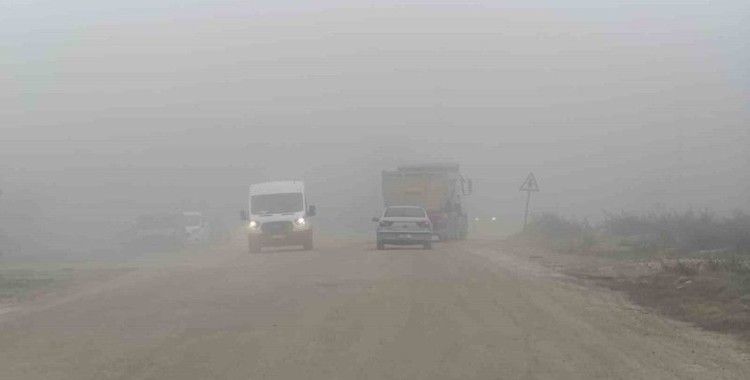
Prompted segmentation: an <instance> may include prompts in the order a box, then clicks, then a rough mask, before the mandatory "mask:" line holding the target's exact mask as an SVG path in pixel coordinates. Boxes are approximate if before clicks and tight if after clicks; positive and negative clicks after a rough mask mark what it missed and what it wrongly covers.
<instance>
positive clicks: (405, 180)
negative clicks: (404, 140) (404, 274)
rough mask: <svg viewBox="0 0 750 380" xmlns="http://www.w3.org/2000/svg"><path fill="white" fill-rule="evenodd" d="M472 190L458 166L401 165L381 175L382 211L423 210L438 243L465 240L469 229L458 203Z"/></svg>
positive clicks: (462, 209)
mask: <svg viewBox="0 0 750 380" xmlns="http://www.w3.org/2000/svg"><path fill="white" fill-rule="evenodd" d="M472 187H473V186H472V182H471V180H470V179H466V178H464V177H463V176H462V175H461V172H460V171H459V165H458V164H452V163H448V164H444V163H434V164H424V165H405V166H399V167H398V168H397V169H396V170H385V171H383V183H382V190H383V201H384V203H385V207H391V206H419V207H423V208H424V209H425V210H427V216H428V217H429V218H430V221H431V222H432V226H433V231H434V233H435V234H436V235H437V236H438V237H439V238H440V240H456V239H465V238H466V236H467V234H468V230H469V227H468V226H469V225H468V217H467V214H466V211H465V209H464V207H463V205H462V199H463V197H465V196H467V195H470V194H471V192H472V190H473V189H472Z"/></svg>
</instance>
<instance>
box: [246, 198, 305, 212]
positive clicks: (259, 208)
mask: <svg viewBox="0 0 750 380" xmlns="http://www.w3.org/2000/svg"><path fill="white" fill-rule="evenodd" d="M302 210H303V206H302V193H278V194H261V195H253V196H252V197H250V212H251V213H252V214H253V215H263V214H284V213H289V212H298V211H302Z"/></svg>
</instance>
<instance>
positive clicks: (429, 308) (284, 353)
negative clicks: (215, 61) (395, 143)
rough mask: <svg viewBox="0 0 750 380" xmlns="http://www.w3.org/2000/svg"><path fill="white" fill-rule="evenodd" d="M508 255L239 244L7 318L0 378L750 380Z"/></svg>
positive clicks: (647, 316)
mask: <svg viewBox="0 0 750 380" xmlns="http://www.w3.org/2000/svg"><path fill="white" fill-rule="evenodd" d="M495 247H496V245H493V244H492V243H491V242H464V243H456V244H442V245H438V246H436V248H435V249H434V250H433V251H421V250H394V251H387V252H379V251H375V250H374V247H372V244H368V243H365V242H352V241H348V242H335V243H334V242H329V243H324V244H320V247H319V248H318V249H316V250H315V251H313V252H301V251H277V252H273V253H263V254H254V255H253V254H247V253H246V252H245V247H244V246H243V245H242V244H241V242H240V241H239V240H238V242H237V243H236V244H235V245H232V246H229V247H224V248H221V249H215V250H212V251H211V252H205V253H204V254H201V255H200V256H197V257H193V258H191V259H190V260H189V261H188V262H186V263H184V264H180V265H176V266H164V267H157V268H147V269H143V270H138V271H135V272H131V273H128V274H126V275H122V276H121V277H118V278H117V279H114V280H112V281H110V282H106V283H102V284H99V285H96V286H91V287H89V288H87V289H84V290H82V291H79V292H76V293H74V294H71V295H69V296H66V297H63V298H57V299H54V300H45V301H40V302H36V303H33V304H29V305H23V306H22V307H18V308H15V309H14V310H11V311H8V312H6V313H5V314H3V315H0V378H3V379H77V380H78V379H181V380H182V379H266V378H268V379H326V380H329V379H472V378H477V379H537V378H539V379H583V378H595V379H691V378H700V379H742V378H748V377H750V360H749V359H748V356H746V355H745V354H742V353H741V351H740V346H739V344H738V343H736V342H735V341H733V340H732V339H731V338H729V337H726V336H721V335H715V334H711V333H706V332H702V331H699V330H697V329H695V328H693V327H690V326H687V325H684V324H680V323H677V322H672V321H667V320H665V319H662V318H660V317H658V316H655V315H653V314H651V313H648V312H645V311H642V310H640V309H638V308H637V307H634V306H632V305H630V304H629V303H628V302H626V301H625V300H623V299H622V297H621V296H619V295H617V294H615V293H612V292H608V291H604V290H596V289H590V288H586V287H583V286H581V285H577V284H576V283H574V282H573V281H569V280H567V279H565V278H562V277H560V276H559V275H555V274H554V273H553V272H550V271H548V270H546V269H544V268H542V267H540V266H538V265H536V264H534V263H532V262H530V261H527V260H525V259H523V258H522V257H518V256H516V255H514V254H513V253H512V252H503V251H502V250H500V249H498V248H495Z"/></svg>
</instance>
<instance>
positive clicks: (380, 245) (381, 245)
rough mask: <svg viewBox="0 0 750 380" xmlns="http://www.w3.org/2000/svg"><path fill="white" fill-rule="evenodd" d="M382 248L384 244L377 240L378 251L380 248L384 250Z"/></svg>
mask: <svg viewBox="0 0 750 380" xmlns="http://www.w3.org/2000/svg"><path fill="white" fill-rule="evenodd" d="M384 249H385V244H383V242H380V241H379V242H378V251H382V250H384Z"/></svg>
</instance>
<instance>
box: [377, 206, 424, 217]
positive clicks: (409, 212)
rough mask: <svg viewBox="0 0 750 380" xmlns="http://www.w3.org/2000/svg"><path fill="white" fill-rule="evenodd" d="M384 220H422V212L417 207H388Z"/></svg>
mask: <svg viewBox="0 0 750 380" xmlns="http://www.w3.org/2000/svg"><path fill="white" fill-rule="evenodd" d="M385 217H386V218H424V217H425V214H424V210H423V209H421V208H419V207H388V209H386V210H385Z"/></svg>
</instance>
